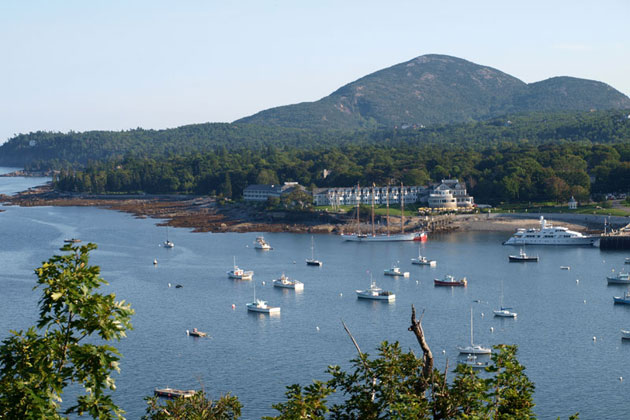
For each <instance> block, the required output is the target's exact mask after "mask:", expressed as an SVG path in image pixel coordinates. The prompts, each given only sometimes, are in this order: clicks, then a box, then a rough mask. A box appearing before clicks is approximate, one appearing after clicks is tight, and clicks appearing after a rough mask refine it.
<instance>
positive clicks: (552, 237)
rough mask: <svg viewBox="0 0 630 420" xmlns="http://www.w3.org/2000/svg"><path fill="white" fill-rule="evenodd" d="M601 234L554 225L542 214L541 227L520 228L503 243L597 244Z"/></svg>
mask: <svg viewBox="0 0 630 420" xmlns="http://www.w3.org/2000/svg"><path fill="white" fill-rule="evenodd" d="M598 241H599V236H596V235H584V234H582V233H580V232H576V231H573V230H569V229H568V228H566V227H562V226H555V227H554V226H553V225H552V224H550V223H548V222H547V221H546V220H545V218H544V217H543V216H540V229H536V228H532V229H524V228H519V229H517V230H516V232H515V233H514V235H512V237H510V238H509V239H508V240H507V241H505V242H503V245H591V246H597V244H598Z"/></svg>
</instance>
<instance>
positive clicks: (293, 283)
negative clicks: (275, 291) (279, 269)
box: [273, 273, 304, 290]
mask: <svg viewBox="0 0 630 420" xmlns="http://www.w3.org/2000/svg"><path fill="white" fill-rule="evenodd" d="M273 287H281V288H284V289H293V290H303V289H304V283H302V282H301V281H299V280H291V279H290V278H288V277H287V276H285V275H284V273H283V274H282V275H281V276H280V278H278V279H275V280H274V281H273Z"/></svg>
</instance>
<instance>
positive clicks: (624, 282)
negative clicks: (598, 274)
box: [606, 277, 630, 284]
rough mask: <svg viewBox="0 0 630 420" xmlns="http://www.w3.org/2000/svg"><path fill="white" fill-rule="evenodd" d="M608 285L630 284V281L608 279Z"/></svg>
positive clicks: (614, 278) (615, 278)
mask: <svg viewBox="0 0 630 420" xmlns="http://www.w3.org/2000/svg"><path fill="white" fill-rule="evenodd" d="M606 281H607V282H608V284H630V279H620V278H617V277H606Z"/></svg>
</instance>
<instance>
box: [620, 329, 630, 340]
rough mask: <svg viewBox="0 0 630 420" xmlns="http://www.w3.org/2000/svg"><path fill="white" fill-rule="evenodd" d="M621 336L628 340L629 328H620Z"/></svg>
mask: <svg viewBox="0 0 630 420" xmlns="http://www.w3.org/2000/svg"><path fill="white" fill-rule="evenodd" d="M621 338H622V339H626V340H630V331H629V330H621Z"/></svg>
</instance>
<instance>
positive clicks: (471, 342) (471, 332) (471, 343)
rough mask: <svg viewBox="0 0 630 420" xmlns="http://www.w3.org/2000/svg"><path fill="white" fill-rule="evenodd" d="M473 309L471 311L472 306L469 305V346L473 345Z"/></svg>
mask: <svg viewBox="0 0 630 420" xmlns="http://www.w3.org/2000/svg"><path fill="white" fill-rule="evenodd" d="M472 315H473V311H472V306H471V307H470V347H472V346H473V343H474V340H473V316H472Z"/></svg>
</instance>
